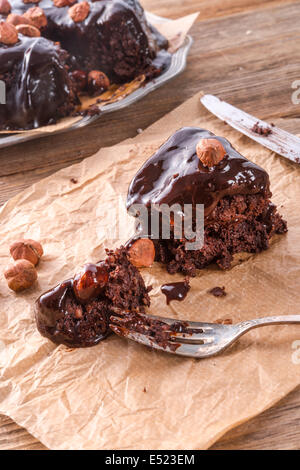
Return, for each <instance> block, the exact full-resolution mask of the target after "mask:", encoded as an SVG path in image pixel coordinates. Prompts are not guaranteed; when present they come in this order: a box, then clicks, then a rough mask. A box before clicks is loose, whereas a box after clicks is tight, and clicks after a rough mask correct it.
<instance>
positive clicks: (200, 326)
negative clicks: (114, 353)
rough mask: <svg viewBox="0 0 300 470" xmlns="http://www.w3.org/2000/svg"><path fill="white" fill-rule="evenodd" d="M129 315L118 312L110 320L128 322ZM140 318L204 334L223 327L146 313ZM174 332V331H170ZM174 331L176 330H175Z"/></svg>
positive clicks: (141, 314) (140, 314)
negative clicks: (175, 325)
mask: <svg viewBox="0 0 300 470" xmlns="http://www.w3.org/2000/svg"><path fill="white" fill-rule="evenodd" d="M127 315H128V313H127V312H124V311H121V310H120V311H119V310H118V311H116V312H115V315H114V316H112V317H110V319H111V320H112V319H113V321H114V322H115V321H116V322H118V321H119V319H124V321H126V316H127ZM138 315H139V316H140V317H142V318H144V319H145V320H147V319H150V320H154V321H157V322H162V323H166V324H167V325H169V326H172V325H174V324H182V325H183V326H184V327H185V328H187V329H191V330H203V332H205V333H208V332H210V331H212V330H213V329H215V328H216V327H222V326H223V325H219V324H217V323H202V322H194V321H186V320H179V319H175V318H168V317H159V316H157V315H148V314H145V313H139V314H138ZM170 331H172V330H170ZM173 331H174V330H173Z"/></svg>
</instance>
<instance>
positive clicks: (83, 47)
mask: <svg viewBox="0 0 300 470" xmlns="http://www.w3.org/2000/svg"><path fill="white" fill-rule="evenodd" d="M10 3H11V5H12V13H16V14H20V15H22V14H23V13H24V12H25V11H26V10H28V9H29V8H32V7H33V6H36V5H34V4H32V3H27V4H24V3H23V1H22V0H11V2H10ZM88 3H89V5H90V13H89V15H88V16H87V18H86V19H85V20H84V21H82V22H79V23H75V22H74V21H73V20H72V19H71V18H70V16H69V14H68V11H69V7H62V8H58V7H56V6H54V4H53V2H52V0H41V1H40V2H39V4H38V6H39V7H40V8H42V9H43V11H44V13H45V15H46V17H47V20H48V24H47V26H46V27H45V28H44V29H43V30H42V35H43V36H45V37H47V38H48V39H51V40H52V41H59V42H60V43H61V46H62V47H63V48H64V49H65V50H67V51H68V53H69V54H70V61H69V63H70V65H71V67H72V68H74V69H83V70H86V71H90V70H101V71H102V72H105V73H106V74H107V75H108V76H109V78H110V79H111V80H112V81H113V82H124V81H129V80H131V79H132V78H134V77H135V76H137V74H138V73H141V72H142V71H143V70H145V69H146V68H147V67H149V66H151V64H152V61H153V60H154V59H155V57H156V55H157V53H158V52H159V50H160V49H166V48H167V46H168V42H167V40H166V39H165V38H163V36H162V35H161V34H160V33H159V32H158V31H156V29H155V28H153V27H152V26H149V25H148V23H147V21H146V18H145V15H144V10H143V8H142V7H141V5H140V4H139V2H138V1H137V0H98V1H95V2H91V1H89V2H88ZM3 17H4V16H3ZM4 18H5V17H4ZM162 56H163V57H164V60H163V61H161V64H160V66H162V63H163V65H166V66H167V64H168V62H169V59H170V55H169V54H168V53H166V52H165V53H162Z"/></svg>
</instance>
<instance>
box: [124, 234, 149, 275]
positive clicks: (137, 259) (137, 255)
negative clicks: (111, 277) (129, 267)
mask: <svg viewBox="0 0 300 470" xmlns="http://www.w3.org/2000/svg"><path fill="white" fill-rule="evenodd" d="M128 256H129V261H130V262H131V263H132V264H133V265H134V266H136V267H137V268H148V267H149V266H151V265H152V264H153V262H154V259H155V247H154V243H153V241H152V240H150V239H149V238H139V239H138V240H136V241H135V242H134V243H133V244H132V245H131V246H130V247H129V249H128Z"/></svg>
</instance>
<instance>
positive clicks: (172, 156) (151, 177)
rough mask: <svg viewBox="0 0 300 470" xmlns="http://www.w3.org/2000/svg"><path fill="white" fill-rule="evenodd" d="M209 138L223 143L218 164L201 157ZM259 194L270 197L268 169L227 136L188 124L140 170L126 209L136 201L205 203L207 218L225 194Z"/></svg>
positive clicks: (129, 193)
mask: <svg viewBox="0 0 300 470" xmlns="http://www.w3.org/2000/svg"><path fill="white" fill-rule="evenodd" d="M210 137H213V138H215V139H218V140H219V141H220V142H221V143H222V144H223V146H224V148H225V150H226V152H227V155H226V156H225V157H224V158H223V160H222V161H221V162H220V163H219V164H217V165H216V166H214V167H212V168H207V167H205V166H203V164H202V163H201V161H200V160H199V158H198V156H197V154H196V146H197V143H198V142H199V141H200V140H201V139H206V138H210ZM257 193H262V194H263V195H264V196H266V197H270V196H271V193H270V189H269V176H268V174H267V173H266V171H265V170H263V169H262V168H260V167H259V166H258V165H255V164H254V163H252V162H250V161H249V160H247V159H246V158H245V157H243V156H242V155H241V154H239V153H238V152H237V151H236V150H235V149H234V148H233V147H232V146H231V144H230V143H229V142H228V140H227V139H225V138H223V137H218V136H215V135H214V134H213V133H212V132H209V131H207V130H204V129H200V128H195V127H185V128H182V129H180V130H179V131H177V132H176V133H175V134H174V135H172V136H171V137H170V138H169V139H168V140H167V142H166V143H165V144H164V145H162V147H160V149H159V150H158V151H157V152H156V153H155V154H154V155H153V156H152V157H150V158H149V160H147V162H146V163H145V164H144V165H143V166H142V167H141V169H140V170H139V171H138V172H137V174H136V176H135V177H134V178H133V180H132V182H131V184H130V187H129V191H128V196H127V209H129V208H130V207H131V206H132V205H133V204H143V205H145V206H146V207H148V208H150V205H151V204H158V205H160V204H168V205H169V206H171V205H172V204H180V205H181V206H183V204H193V205H194V206H195V205H196V204H204V213H205V217H206V218H208V217H209V215H210V213H211V212H212V211H213V209H214V208H215V207H216V205H217V204H218V202H219V201H220V199H222V198H223V197H225V196H233V195H237V194H243V195H244V194H257Z"/></svg>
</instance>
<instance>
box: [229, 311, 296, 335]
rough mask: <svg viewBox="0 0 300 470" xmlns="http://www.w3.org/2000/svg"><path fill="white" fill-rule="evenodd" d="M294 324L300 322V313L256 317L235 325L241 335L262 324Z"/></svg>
mask: <svg viewBox="0 0 300 470" xmlns="http://www.w3.org/2000/svg"><path fill="white" fill-rule="evenodd" d="M292 324H293V325H295V324H300V315H285V316H279V317H265V318H256V319H254V320H248V321H243V322H241V323H238V324H237V325H235V326H236V328H237V329H238V331H239V333H240V335H242V334H244V333H247V331H250V330H253V329H254V328H260V327H261V326H268V325H292Z"/></svg>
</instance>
